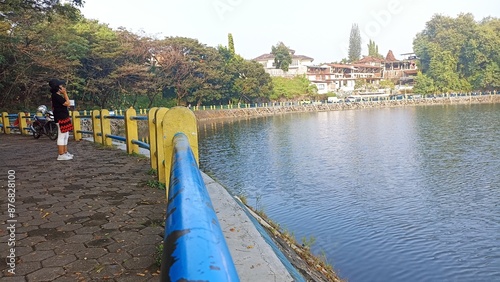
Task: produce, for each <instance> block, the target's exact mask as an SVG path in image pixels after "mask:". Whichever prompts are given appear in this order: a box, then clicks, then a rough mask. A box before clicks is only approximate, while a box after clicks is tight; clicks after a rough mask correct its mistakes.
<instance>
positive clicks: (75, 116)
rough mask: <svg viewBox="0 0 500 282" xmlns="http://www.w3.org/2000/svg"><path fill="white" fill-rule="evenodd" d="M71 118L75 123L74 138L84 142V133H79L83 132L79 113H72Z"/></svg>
mask: <svg viewBox="0 0 500 282" xmlns="http://www.w3.org/2000/svg"><path fill="white" fill-rule="evenodd" d="M71 118H72V119H71V121H72V122H73V137H74V138H75V141H80V140H82V133H81V132H79V131H81V130H82V122H81V119H80V113H79V112H78V111H72V112H71Z"/></svg>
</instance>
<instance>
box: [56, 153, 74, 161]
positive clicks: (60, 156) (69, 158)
mask: <svg viewBox="0 0 500 282" xmlns="http://www.w3.org/2000/svg"><path fill="white" fill-rule="evenodd" d="M71 159H72V158H71V157H70V156H68V155H66V154H62V155H59V156H57V160H58V161H69V160H71Z"/></svg>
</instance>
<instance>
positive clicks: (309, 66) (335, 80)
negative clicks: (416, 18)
mask: <svg viewBox="0 0 500 282" xmlns="http://www.w3.org/2000/svg"><path fill="white" fill-rule="evenodd" d="M290 54H291V55H292V63H291V64H290V66H289V68H288V71H287V72H285V71H283V70H281V69H277V68H276V66H275V64H274V55H273V54H263V55H260V56H259V57H257V58H255V59H253V60H254V61H257V62H259V63H261V64H262V66H263V67H264V70H265V71H266V72H267V73H268V74H270V75H271V76H281V77H290V78H292V77H294V76H297V75H305V76H306V77H307V78H308V79H309V81H311V84H314V85H316V87H317V88H318V94H326V93H328V92H344V93H351V92H353V91H354V88H355V85H356V82H358V83H359V82H360V81H362V82H363V83H368V84H373V85H379V84H380V81H381V80H391V81H392V82H394V84H395V85H396V90H398V91H401V90H403V89H411V88H412V87H413V83H414V78H415V77H416V74H417V71H418V70H417V66H416V60H417V57H416V56H415V54H413V53H406V54H402V56H406V57H405V59H403V60H397V59H396V58H395V57H394V54H393V53H392V50H389V52H388V53H387V56H386V57H385V58H378V57H372V56H364V57H363V58H362V59H361V60H359V61H357V62H355V63H353V64H321V65H314V64H313V61H314V59H313V58H311V57H308V56H304V55H295V51H294V50H291V49H290Z"/></svg>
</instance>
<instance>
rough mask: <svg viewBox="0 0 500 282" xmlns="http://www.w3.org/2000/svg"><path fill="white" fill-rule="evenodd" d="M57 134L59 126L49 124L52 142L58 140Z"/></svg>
mask: <svg viewBox="0 0 500 282" xmlns="http://www.w3.org/2000/svg"><path fill="white" fill-rule="evenodd" d="M57 133H58V130H57V124H56V123H55V122H49V123H48V124H47V135H48V136H49V138H50V140H56V139H57Z"/></svg>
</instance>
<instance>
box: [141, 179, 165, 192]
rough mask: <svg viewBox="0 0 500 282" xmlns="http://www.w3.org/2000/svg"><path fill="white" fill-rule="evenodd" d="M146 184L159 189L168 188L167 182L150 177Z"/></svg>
mask: <svg viewBox="0 0 500 282" xmlns="http://www.w3.org/2000/svg"><path fill="white" fill-rule="evenodd" d="M146 185H147V186H149V187H151V188H156V189H158V190H167V186H165V183H161V182H160V181H158V180H153V179H150V180H148V182H146Z"/></svg>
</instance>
